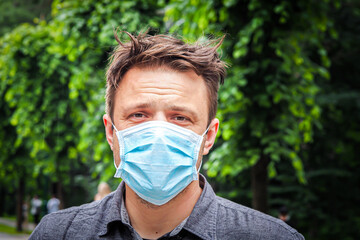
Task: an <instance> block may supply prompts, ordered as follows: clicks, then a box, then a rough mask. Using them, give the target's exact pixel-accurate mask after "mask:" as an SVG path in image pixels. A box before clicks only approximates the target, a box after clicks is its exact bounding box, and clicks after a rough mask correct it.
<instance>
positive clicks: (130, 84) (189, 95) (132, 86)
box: [114, 67, 209, 117]
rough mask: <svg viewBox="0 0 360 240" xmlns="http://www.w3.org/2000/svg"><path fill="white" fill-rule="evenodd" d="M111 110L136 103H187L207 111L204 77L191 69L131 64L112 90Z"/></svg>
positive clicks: (175, 104) (207, 102)
mask: <svg viewBox="0 0 360 240" xmlns="http://www.w3.org/2000/svg"><path fill="white" fill-rule="evenodd" d="M114 100H115V104H114V110H115V111H116V109H117V108H119V107H120V106H123V105H126V106H131V105H134V104H137V103H141V102H143V103H146V104H148V105H152V106H154V105H159V104H160V105H161V104H163V105H172V106H177V105H188V106H190V105H191V107H192V108H193V110H194V111H195V110H196V111H198V108H204V110H205V112H203V111H202V113H204V114H206V115H205V116H204V117H207V114H208V106H209V101H208V93H207V87H206V84H205V81H204V79H203V78H202V77H201V76H198V75H197V74H196V73H195V72H194V71H187V72H179V71H176V70H173V69H170V68H167V67H151V68H150V67H146V68H144V67H134V68H131V69H130V70H129V71H127V72H126V73H125V75H124V76H123V78H122V80H121V81H120V83H119V86H118V89H117V91H116V94H115V98H114Z"/></svg>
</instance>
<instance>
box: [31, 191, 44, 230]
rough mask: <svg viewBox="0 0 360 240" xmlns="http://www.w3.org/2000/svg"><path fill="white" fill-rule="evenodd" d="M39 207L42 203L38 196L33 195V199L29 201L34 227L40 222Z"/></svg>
mask: <svg viewBox="0 0 360 240" xmlns="http://www.w3.org/2000/svg"><path fill="white" fill-rule="evenodd" d="M41 205H42V201H41V199H39V197H38V195H34V197H33V199H31V210H30V212H31V214H32V215H33V217H34V223H35V225H37V224H39V222H40V213H41Z"/></svg>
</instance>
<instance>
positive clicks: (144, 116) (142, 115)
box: [129, 112, 146, 120]
mask: <svg viewBox="0 0 360 240" xmlns="http://www.w3.org/2000/svg"><path fill="white" fill-rule="evenodd" d="M129 118H133V119H137V120H139V119H143V118H146V115H145V114H144V113H141V112H137V113H133V114H131V115H130V116H129Z"/></svg>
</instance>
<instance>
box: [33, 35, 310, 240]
mask: <svg viewBox="0 0 360 240" xmlns="http://www.w3.org/2000/svg"><path fill="white" fill-rule="evenodd" d="M128 35H129V37H130V42H127V43H122V42H120V40H119V39H118V38H116V39H117V41H118V42H119V46H118V48H117V49H116V50H115V51H114V53H113V55H112V58H111V63H110V65H109V68H108V71H107V90H106V114H105V115H104V117H103V121H104V125H105V131H106V138H107V141H108V143H109V145H110V148H111V150H112V151H113V153H114V163H115V167H116V173H115V177H121V178H122V179H123V181H122V182H121V184H120V186H119V187H118V189H117V190H116V191H115V192H113V193H111V194H109V195H108V196H107V197H105V198H104V199H103V200H101V201H96V202H93V203H90V204H86V205H83V206H80V207H75V208H70V209H67V210H64V211H59V212H57V213H55V214H51V215H48V216H46V217H45V218H44V219H43V221H42V222H41V223H40V225H39V226H38V227H37V229H36V230H35V231H34V233H33V234H32V236H31V239H42V238H43V239H48V238H49V239H50V238H51V239H277V240H279V239H284V240H285V239H303V237H302V236H301V234H299V233H298V232H297V231H296V230H294V229H292V228H291V227H289V226H288V225H286V224H285V223H283V222H282V221H281V220H278V219H275V218H272V217H270V216H267V215H265V214H262V213H260V212H257V211H254V210H251V209H249V208H246V207H244V206H241V205H238V204H236V203H233V202H231V201H228V200H225V199H223V198H220V197H217V196H216V195H215V193H214V192H213V190H212V188H211V186H210V185H209V184H208V183H207V181H206V179H205V178H204V176H202V175H200V174H199V169H200V166H201V162H202V156H203V155H206V154H208V153H209V150H210V149H211V147H212V146H213V144H214V141H215V136H216V133H217V131H218V128H219V120H218V119H217V118H215V114H216V108H217V91H218V87H219V83H222V82H223V80H224V77H225V63H224V62H222V61H221V60H220V59H219V55H218V54H217V53H216V49H217V48H218V47H219V46H220V44H221V42H222V40H220V41H218V42H217V44H216V46H214V47H211V46H210V44H206V45H204V44H198V43H197V44H194V45H190V44H185V43H184V42H183V41H181V40H178V39H175V38H172V37H169V36H163V35H158V36H146V35H143V34H140V35H139V36H137V37H134V36H132V35H131V34H128Z"/></svg>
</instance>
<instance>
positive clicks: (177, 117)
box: [175, 116, 187, 122]
mask: <svg viewBox="0 0 360 240" xmlns="http://www.w3.org/2000/svg"><path fill="white" fill-rule="evenodd" d="M175 120H176V121H181V122H182V121H186V120H187V118H186V117H184V116H176V117H175Z"/></svg>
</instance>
